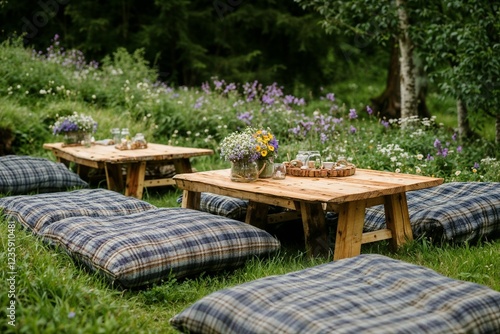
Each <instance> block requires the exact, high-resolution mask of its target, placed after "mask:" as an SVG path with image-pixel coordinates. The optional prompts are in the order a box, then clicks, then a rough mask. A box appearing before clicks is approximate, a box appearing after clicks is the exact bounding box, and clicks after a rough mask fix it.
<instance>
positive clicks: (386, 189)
mask: <svg viewBox="0 0 500 334" xmlns="http://www.w3.org/2000/svg"><path fill="white" fill-rule="evenodd" d="M229 174H230V170H229V169H224V170H214V171H206V172H197V173H192V174H178V175H176V176H174V180H175V181H176V183H177V186H178V187H179V188H181V189H186V190H190V191H195V192H213V193H216V194H221V195H227V196H234V197H238V198H243V199H250V200H254V201H260V202H265V203H267V204H272V205H279V206H283V207H289V208H292V209H293V208H295V207H296V203H295V202H296V201H306V202H321V203H344V202H350V201H357V200H364V199H371V198H380V197H382V196H385V195H392V194H397V193H403V192H406V191H411V190H417V189H423V188H428V187H432V186H437V185H440V184H442V183H443V179H441V178H432V177H425V176H419V175H410V174H401V173H390V172H380V171H373V170H366V169H358V170H357V171H356V174H355V175H353V176H347V177H335V178H309V177H297V176H288V175H287V177H286V178H285V179H284V180H273V179H258V180H257V181H255V182H251V183H239V182H233V181H231V180H230V178H229Z"/></svg>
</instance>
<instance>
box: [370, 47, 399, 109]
mask: <svg viewBox="0 0 500 334" xmlns="http://www.w3.org/2000/svg"><path fill="white" fill-rule="evenodd" d="M395 44H396V43H395V42H393V43H391V58H390V60H389V70H388V73H387V81H386V84H385V90H384V92H383V93H382V94H380V95H379V96H377V97H374V98H372V99H371V102H372V107H373V111H374V112H375V113H376V114H378V116H379V117H380V118H385V119H394V118H399V117H401V104H400V103H401V84H400V81H399V73H400V66H401V65H400V63H399V48H398V47H397V46H396V45H395Z"/></svg>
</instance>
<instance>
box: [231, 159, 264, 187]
mask: <svg viewBox="0 0 500 334" xmlns="http://www.w3.org/2000/svg"><path fill="white" fill-rule="evenodd" d="M258 176H259V170H258V169H257V163H256V162H255V161H252V162H250V161H248V160H241V161H234V162H231V181H234V182H253V181H255V180H257V178H258Z"/></svg>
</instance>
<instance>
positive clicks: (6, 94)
mask: <svg viewBox="0 0 500 334" xmlns="http://www.w3.org/2000/svg"><path fill="white" fill-rule="evenodd" d="M51 59H52V60H51V61H48V60H47V59H44V58H43V57H40V56H39V57H32V56H31V51H30V50H26V49H24V48H23V47H22V46H20V45H18V44H16V43H3V44H1V45H0V61H2V64H3V66H2V67H0V105H1V112H0V127H4V128H9V129H11V130H12V131H13V133H14V135H15V141H14V150H15V153H16V154H28V155H33V156H42V157H46V158H49V159H54V157H52V156H51V154H50V152H48V151H45V150H43V148H42V144H43V143H44V142H52V141H56V140H60V138H57V137H54V136H53V135H52V133H51V132H50V125H51V124H53V122H54V121H55V117H56V115H57V114H63V113H69V112H72V111H78V112H82V113H86V114H89V115H91V116H92V117H93V118H94V119H95V120H96V121H97V122H98V123H99V128H98V131H97V133H96V134H95V136H96V139H104V138H109V137H110V129H111V128H113V127H128V128H129V129H130V130H131V133H132V134H135V133H136V132H142V133H144V134H145V135H146V139H147V140H149V141H151V142H157V143H170V144H174V145H184V146H192V147H206V148H212V149H214V151H215V152H216V154H215V155H214V156H211V157H199V158H195V159H193V163H194V167H195V168H196V170H199V171H202V170H210V169H218V168H226V167H229V163H228V162H226V161H223V160H222V159H221V158H220V155H219V147H218V143H219V142H220V141H221V140H222V139H223V138H224V137H225V136H227V135H228V134H229V133H231V132H233V131H235V130H238V129H241V128H243V127H244V126H245V125H246V124H247V123H245V120H242V119H241V117H240V118H239V117H238V116H242V115H247V116H251V117H253V118H252V120H251V125H252V126H254V127H258V126H263V127H270V128H271V129H272V132H273V133H274V134H275V135H276V137H277V138H278V139H279V141H280V148H279V159H278V160H280V161H283V160H288V159H289V158H290V157H294V156H295V154H296V153H297V151H298V150H299V149H309V148H315V149H317V150H320V151H321V153H322V155H323V157H324V158H325V159H336V158H338V157H339V156H345V157H346V158H347V159H349V160H350V161H352V162H353V163H355V164H356V165H357V166H358V167H360V168H372V169H377V170H389V171H399V172H402V173H416V174H422V175H431V176H439V177H443V178H444V179H445V181H446V182H451V181H464V182H472V181H484V182H500V161H499V160H500V150H499V149H498V145H497V144H495V143H493V141H492V138H493V136H492V134H493V133H494V124H493V122H491V121H490V120H488V119H482V120H480V121H481V122H480V124H479V123H478V124H479V125H477V130H478V132H479V134H480V135H481V136H482V140H480V141H479V140H478V141H468V140H466V139H462V140H460V139H457V140H455V138H454V136H453V134H454V130H453V129H454V128H455V127H456V117H455V115H454V110H455V109H454V102H453V101H451V100H450V99H446V98H441V97H440V96H438V95H437V94H431V95H430V96H429V100H428V102H429V109H430V111H431V113H432V114H433V115H436V119H435V120H427V121H423V120H411V122H409V123H408V124H409V126H407V127H405V128H402V127H400V126H398V125H397V124H396V123H394V124H393V125H391V126H389V127H385V126H384V125H382V124H381V123H380V122H379V120H378V119H377V118H376V117H373V116H370V115H368V114H367V113H366V110H365V106H366V104H367V103H366V101H368V100H369V97H373V96H376V95H378V94H379V93H380V92H381V91H382V90H383V86H381V85H383V84H384V83H383V80H382V79H381V78H379V79H380V80H374V79H373V78H372V79H370V78H368V77H367V78H363V77H353V78H352V81H350V82H341V83H336V84H335V85H333V86H332V87H331V90H330V89H325V90H324V92H323V96H316V97H313V98H309V97H308V98H306V99H305V100H304V104H293V103H292V104H286V103H285V102H284V99H283V98H284V97H283V96H280V95H279V93H280V92H282V91H280V89H278V88H277V87H261V86H258V87H257V88H256V89H255V90H254V91H253V92H254V93H255V94H256V97H258V98H259V99H255V100H250V99H249V95H248V94H246V93H245V89H244V86H245V84H244V83H240V84H237V85H236V89H232V88H231V87H232V86H231V85H230V83H223V84H221V83H220V82H218V81H216V80H214V81H212V82H210V83H208V85H207V86H205V87H204V88H203V87H189V88H188V87H176V88H173V87H167V86H166V85H164V84H159V83H155V82H154V77H155V75H154V72H153V71H152V70H151V69H150V68H148V67H147V65H146V64H144V62H143V61H142V58H141V55H140V54H133V55H130V54H127V53H125V52H124V51H123V50H120V51H119V52H117V53H116V54H115V55H113V56H112V57H110V58H109V59H107V60H106V61H105V62H104V64H103V66H102V67H100V68H99V69H95V68H92V67H91V66H90V64H87V65H85V66H83V67H81V66H82V64H79V65H78V64H72V63H71V62H69V65H65V66H63V65H62V64H63V63H65V59H64V56H60V55H56V56H54V57H53V58H51ZM66 60H67V59H66ZM374 66H377V65H374ZM381 71H385V69H376V68H375V69H372V70H371V71H370V73H381ZM358 72H360V73H361V72H363V71H358ZM384 73H385V72H384ZM361 75H364V72H363V74H359V76H361ZM372 77H373V75H372ZM219 84H221V85H220V87H219V86H218V85H219ZM42 92H43V93H42ZM328 93H335V94H336V100H335V101H331V100H329V99H328V98H327V97H328V95H327V94H328ZM266 94H267V95H270V96H271V97H272V98H274V99H275V103H273V104H266V103H264V102H262V97H263V96H264V95H266ZM297 98H300V97H297ZM350 109H355V110H356V112H357V116H358V117H356V118H350V117H349V114H350ZM397 121H398V120H396V122H397ZM405 121H408V120H405ZM440 123H442V125H440ZM298 124H309V125H310V127H311V128H310V129H309V130H307V131H305V130H304V129H305V128H302V130H304V131H302V132H301V133H294V132H293V131H291V130H293V129H295V128H296V126H297V125H298ZM325 124H326V125H328V127H329V128H328V131H325V130H324V129H325ZM353 129H354V130H355V131H354V130H353ZM437 142H439V143H440V144H439V145H437ZM444 151H446V154H443V152H444ZM427 156H429V157H432V159H429V160H428V159H427ZM100 186H104V185H100ZM180 194H181V192H180V191H179V190H176V189H174V188H172V187H165V188H149V189H146V191H145V193H144V200H146V201H148V202H150V203H152V204H154V205H156V206H158V207H176V206H179V204H178V203H177V198H178V197H179V195H180ZM291 232H292V231H291V227H290V233H291ZM295 232H298V234H299V235H300V233H301V229H300V227H299V229H298V231H295ZM12 235H14V236H15V239H14V242H15V246H16V251H15V254H16V267H17V268H16V272H17V275H16V277H15V279H16V281H15V293H16V301H17V304H16V323H17V326H16V327H15V328H13V327H10V326H8V323H7V314H6V312H7V309H6V307H3V306H5V305H8V303H9V300H10V297H9V291H8V289H4V288H2V289H0V305H3V306H2V309H1V311H0V315H1V319H3V320H2V322H0V332H1V333H174V332H175V331H174V330H173V329H172V328H171V327H170V326H169V324H168V320H169V319H170V318H171V317H172V316H173V315H174V314H176V313H178V312H180V311H181V310H183V309H184V308H185V307H187V306H189V305H190V304H191V303H193V302H194V301H196V300H198V299H199V298H201V297H203V296H205V295H207V294H209V293H211V292H213V291H216V290H218V289H221V288H225V287H229V286H234V285H236V284H240V283H243V282H247V281H250V280H253V279H256V278H259V277H265V276H269V275H276V274H284V273H288V272H291V271H295V270H300V269H303V268H308V267H311V266H314V265H316V264H319V263H325V262H327V261H330V260H331V259H330V258H316V259H310V258H308V257H307V256H305V254H304V249H303V242H302V241H301V240H298V241H297V240H295V239H293V238H291V237H289V238H284V239H283V240H282V242H283V248H282V250H281V251H280V253H279V254H277V255H275V256H273V257H271V258H264V259H257V258H254V259H251V260H249V261H248V262H247V263H246V264H245V266H243V267H241V268H239V269H236V270H234V271H227V272H220V273H216V274H211V275H208V274H202V275H197V276H196V277H192V278H189V279H183V280H176V279H173V278H171V279H168V278H165V280H164V281H162V282H160V283H158V284H156V285H155V286H152V287H148V288H145V289H142V290H121V289H119V288H117V287H112V286H110V285H109V284H108V283H107V282H106V281H104V280H103V278H102V277H101V276H99V275H96V274H94V273H92V272H89V271H88V270H87V269H85V268H84V267H81V266H79V265H77V264H76V263H75V262H74V261H73V260H72V259H71V258H70V257H69V256H68V255H67V254H65V253H64V252H63V251H62V250H60V249H54V248H52V247H49V246H47V245H45V244H44V243H42V242H41V241H40V240H38V239H37V238H36V237H34V236H33V235H31V234H30V233H28V232H26V231H24V230H21V229H19V227H16V229H15V232H14V233H13V234H11V238H12ZM288 239H290V240H288ZM9 241H11V242H12V239H9V231H8V224H7V222H5V221H4V220H3V218H1V217H0V242H1V244H2V248H1V252H0V256H1V261H2V270H1V272H0V277H1V281H2V282H3V283H2V284H3V285H6V284H7V283H6V282H7V279H8V278H9V277H10V276H9V273H8V272H9V271H10V270H9V268H8V258H10V255H8V248H9V247H10V245H9V244H8V242H9ZM387 246H388V245H387V243H386V242H384V241H382V242H378V243H372V244H366V245H363V247H362V253H379V254H383V255H387V256H390V257H392V258H395V259H400V260H404V261H407V262H411V263H415V264H418V265H423V266H426V267H429V268H432V269H434V270H436V271H437V272H439V273H441V274H443V275H446V276H449V277H452V278H455V279H462V280H467V281H471V282H476V283H479V284H484V285H486V286H489V287H491V288H492V289H495V290H497V291H500V256H499V254H500V239H498V236H497V238H494V239H492V240H490V241H488V242H486V241H483V242H481V243H478V244H474V245H472V244H457V245H451V244H448V243H443V244H433V243H430V242H429V241H428V240H426V239H421V240H416V241H414V242H412V243H410V244H408V245H406V246H405V247H403V248H402V249H401V250H399V251H398V252H396V253H392V252H390V251H389V249H388V247H387ZM2 287H3V286H2Z"/></svg>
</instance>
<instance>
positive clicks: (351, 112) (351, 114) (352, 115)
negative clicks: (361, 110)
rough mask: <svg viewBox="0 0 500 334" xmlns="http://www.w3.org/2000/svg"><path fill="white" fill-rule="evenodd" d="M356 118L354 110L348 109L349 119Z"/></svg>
mask: <svg viewBox="0 0 500 334" xmlns="http://www.w3.org/2000/svg"><path fill="white" fill-rule="evenodd" d="M355 118H358V114H356V109H349V119H355Z"/></svg>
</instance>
